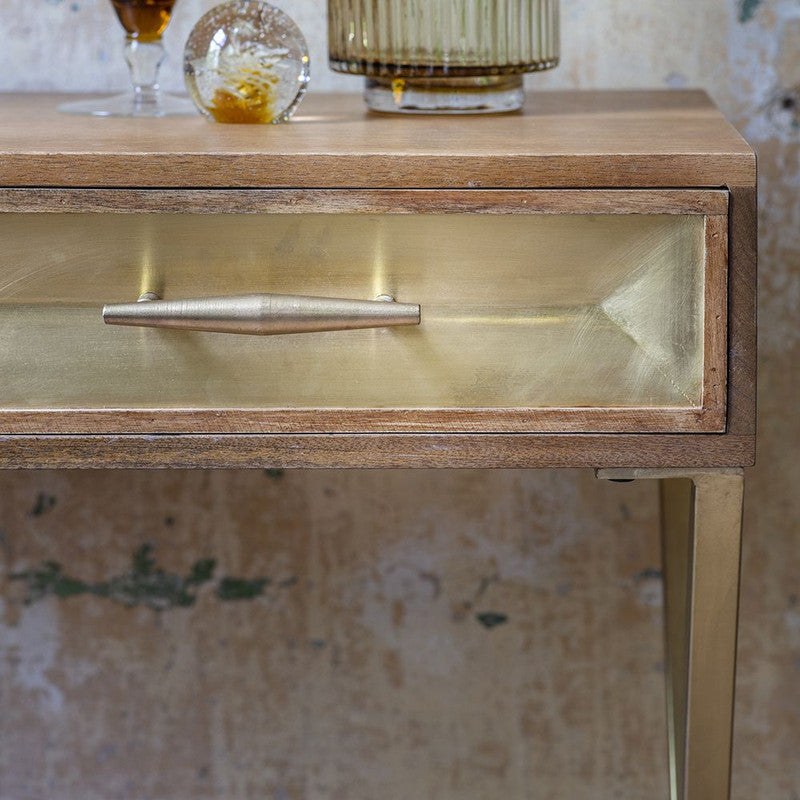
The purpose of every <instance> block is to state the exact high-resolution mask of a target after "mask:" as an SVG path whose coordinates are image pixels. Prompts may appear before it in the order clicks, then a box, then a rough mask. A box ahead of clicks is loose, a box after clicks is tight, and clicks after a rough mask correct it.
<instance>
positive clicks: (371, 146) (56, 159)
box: [0, 91, 755, 188]
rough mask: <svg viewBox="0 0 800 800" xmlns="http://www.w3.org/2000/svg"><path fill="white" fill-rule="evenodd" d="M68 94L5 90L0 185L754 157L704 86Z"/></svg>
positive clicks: (727, 180) (621, 178) (642, 165)
mask: <svg viewBox="0 0 800 800" xmlns="http://www.w3.org/2000/svg"><path fill="white" fill-rule="evenodd" d="M66 99H69V98H67V97H64V96H57V95H40V96H31V95H7V96H5V97H3V98H2V106H3V109H4V114H3V117H2V119H0V185H4V186H86V187H91V186H139V187H143V186H157V187H175V186H185V187H191V186H207V187H212V186H213V187H268V186H269V187H298V188H299V187H303V188H315V187H352V188H357V187H363V188H366V187H385V188H408V187H433V188H445V187H464V188H481V187H484V188H489V187H534V186H535V187H540V188H548V187H569V186H571V187H604V186H606V187H620V186H622V187H651V186H662V187H676V186H679V187H680V186H684V187H718V186H726V185H727V186H730V185H749V184H751V183H752V182H753V178H754V174H755V159H754V156H753V154H752V152H751V151H750V149H749V148H748V146H747V145H746V143H745V142H744V140H743V139H742V138H741V137H740V136H739V134H738V133H737V132H736V131H735V130H734V128H733V127H732V126H731V125H730V124H729V123H728V122H726V121H725V119H724V117H723V116H722V114H720V113H719V111H717V110H716V109H715V108H714V107H713V105H712V104H711V103H710V101H709V100H708V98H707V97H706V95H705V94H703V93H702V92H694V91H681V92H664V91H647V92H549V93H548V92H545V93H540V94H537V95H536V97H535V99H533V100H532V101H531V102H530V103H528V104H527V105H526V110H525V111H524V112H521V113H513V114H508V115H501V116H493V115H490V116H480V115H477V116H473V117H466V118H461V119H459V120H458V121H457V122H455V121H454V120H453V119H448V118H442V117H437V116H434V117H418V118H411V119H409V118H405V119H403V120H402V121H398V119H397V118H396V117H393V116H391V115H389V116H382V115H378V114H370V113H368V112H366V111H365V110H364V106H363V103H362V100H361V98H360V97H359V96H357V95H313V94H312V95H310V96H309V97H308V98H307V100H306V101H305V102H304V103H303V105H302V107H301V109H300V111H299V113H298V114H297V116H295V117H294V119H293V120H292V121H291V123H290V124H288V125H281V126H247V125H215V124H212V123H209V122H206V121H205V120H204V119H203V118H201V117H200V116H199V115H198V116H197V117H176V118H162V119H150V120H147V119H113V118H107V119H106V118H86V117H80V116H72V115H68V114H61V113H59V112H58V111H57V106H58V105H59V103H61V102H63V101H64V100H66Z"/></svg>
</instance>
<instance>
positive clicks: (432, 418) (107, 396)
mask: <svg viewBox="0 0 800 800" xmlns="http://www.w3.org/2000/svg"><path fill="white" fill-rule="evenodd" d="M0 195H1V196H0V208H2V209H3V212H4V213H0V241H2V243H3V244H2V252H1V253H0V351H1V353H2V360H1V361H0V428H1V429H2V430H3V431H4V432H48V431H65V430H66V431H74V432H128V431H131V432H132V431H136V432H141V431H152V432H171V431H197V432H259V431H264V432H270V431H362V430H364V431H378V432H379V431H388V430H395V431H408V430H444V431H448V430H452V431H456V430H467V431H484V430H485V431H536V430H547V431H553V430H564V431H666V432H669V431H720V430H723V429H724V414H725V408H724V403H725V275H726V259H727V254H726V252H725V241H726V236H727V217H726V214H727V194H726V193H725V192H721V191H688V190H687V191H684V192H665V191H631V192H626V191H616V192H610V191H606V192H600V191H574V192H569V191H540V192H537V191H529V192H522V191H513V192H512V191H508V192H506V191H481V192H478V191H475V190H469V191H461V192H452V191H446V192H445V191H420V192H411V191H405V192H391V191H375V192H355V193H354V192H339V191H334V190H330V191H326V192H323V191H320V192H316V193H315V192H292V191H289V190H287V191H273V192H266V191H265V192H239V193H230V192H228V193H226V192H224V191H209V192H199V191H186V192H177V191H176V192H159V191H151V192H145V191H139V192H125V191H123V190H102V191H100V190H94V191H93V190H85V192H84V193H81V192H79V191H72V192H67V191H65V192H60V191H59V190H48V191H47V192H42V191H39V192H33V191H31V192H27V193H26V191H25V190H7V191H6V192H4V193H0ZM237 198H239V200H240V202H237ZM160 200H161V202H159V201H160ZM119 208H124V211H122V212H120V211H118V209H119ZM245 212H246V213H245ZM143 292H153V293H156V294H158V295H160V296H162V297H164V298H166V299H168V300H169V299H175V300H179V299H182V298H197V297H213V296H220V295H226V294H231V295H244V294H252V293H276V294H292V295H310V296H324V297H333V298H352V299H362V300H368V299H375V298H377V297H378V296H381V295H384V296H390V297H393V298H395V299H396V300H397V301H398V302H400V303H414V304H417V303H418V304H419V305H420V306H421V308H422V320H421V324H420V325H419V326H413V327H403V328H387V329H375V330H352V331H336V332H315V333H308V334H302V335H296V334H290V335H285V336H275V337H272V336H270V337H248V336H229V335H225V334H220V333H208V332H195V331H185V330H149V329H141V328H111V327H108V326H106V325H104V324H103V321H102V317H101V314H100V309H101V307H102V306H103V305H104V304H105V303H124V302H130V301H134V300H135V299H136V298H137V297H138V296H139V295H141V294H142V293H143Z"/></svg>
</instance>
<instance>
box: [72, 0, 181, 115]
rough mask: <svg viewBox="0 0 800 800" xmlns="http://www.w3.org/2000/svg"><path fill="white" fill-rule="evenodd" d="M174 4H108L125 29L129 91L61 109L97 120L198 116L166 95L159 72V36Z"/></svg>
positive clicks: (160, 0)
mask: <svg viewBox="0 0 800 800" xmlns="http://www.w3.org/2000/svg"><path fill="white" fill-rule="evenodd" d="M175 2H176V0H111V4H112V5H113V7H114V10H115V11H116V12H117V17H118V18H119V21H120V23H121V24H122V27H123V28H124V29H125V60H126V61H127V62H128V67H129V69H130V74H131V84H132V90H131V91H130V92H128V93H126V94H122V95H117V96H116V97H105V98H102V99H100V100H80V101H78V102H75V103H66V104H65V105H62V106H60V109H59V110H61V111H66V112H68V113H72V114H92V115H94V116H99V117H163V116H166V115H172V114H195V113H197V112H196V110H195V108H194V106H193V105H192V103H191V101H190V100H189V99H188V98H184V97H176V96H174V95H169V94H165V93H164V92H162V91H161V89H160V88H159V85H158V71H159V68H160V67H161V64H162V63H163V62H164V59H165V57H166V51H165V50H164V43H163V41H162V39H161V35H162V34H163V33H164V30H165V28H166V27H167V25H168V24H169V21H170V17H171V16H172V9H173V6H174V5H175Z"/></svg>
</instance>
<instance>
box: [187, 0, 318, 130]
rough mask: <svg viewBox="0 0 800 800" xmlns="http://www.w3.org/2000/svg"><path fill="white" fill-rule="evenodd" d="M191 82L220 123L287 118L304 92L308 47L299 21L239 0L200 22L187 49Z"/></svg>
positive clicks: (201, 102) (197, 97)
mask: <svg viewBox="0 0 800 800" xmlns="http://www.w3.org/2000/svg"><path fill="white" fill-rule="evenodd" d="M183 72H184V78H185V79H186V87H187V89H188V90H189V94H190V95H191V97H192V99H193V100H194V102H195V104H196V105H197V107H198V108H199V109H200V111H201V113H203V114H204V115H205V116H206V117H208V118H209V119H213V120H216V121H217V122H250V123H252V122H260V123H270V122H272V123H274V122H285V121H286V120H288V119H289V117H291V116H292V114H293V113H294V111H295V109H296V108H297V106H298V104H299V103H300V100H301V99H302V97H303V95H304V94H305V91H306V87H307V86H308V79H309V59H308V46H307V45H306V40H305V37H304V36H303V34H302V33H301V31H300V29H299V28H298V27H297V25H295V23H294V21H293V20H292V19H291V18H290V17H288V16H287V15H286V14H284V13H283V12H282V11H280V10H279V9H277V8H274V7H273V6H271V5H268V4H267V3H262V2H257V0H234V2H230V3H223V4H222V5H220V6H217V7H216V8H213V9H211V11H209V12H208V13H207V14H206V15H205V16H203V17H201V19H200V21H199V22H198V23H197V25H195V27H194V29H193V30H192V32H191V34H190V35H189V39H188V41H187V42H186V49H185V50H184V53H183Z"/></svg>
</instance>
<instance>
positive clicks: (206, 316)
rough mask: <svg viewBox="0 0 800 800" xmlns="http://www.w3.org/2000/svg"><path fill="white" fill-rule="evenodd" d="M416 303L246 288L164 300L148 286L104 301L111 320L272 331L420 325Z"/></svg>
mask: <svg viewBox="0 0 800 800" xmlns="http://www.w3.org/2000/svg"><path fill="white" fill-rule="evenodd" d="M419 320H420V310H419V306H418V305H413V304H412V303H397V302H394V301H393V300H391V298H387V299H386V300H381V299H379V300H342V299H340V298H331V297H304V296H301V295H287V294H246V295H232V296H229V297H204V298H201V299H194V300H189V299H185V300H163V299H160V298H158V295H155V294H154V293H152V292H145V294H143V295H142V296H141V297H140V298H139V300H138V301H137V302H135V303H118V304H115V305H107V306H103V322H105V323H106V325H129V326H133V327H140V328H170V329H173V330H187V331H208V332H211V333H239V334H250V335H256V336H271V335H276V334H283V333H314V332H319V331H347V330H358V329H363V328H389V327H396V326H399V325H419Z"/></svg>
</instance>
